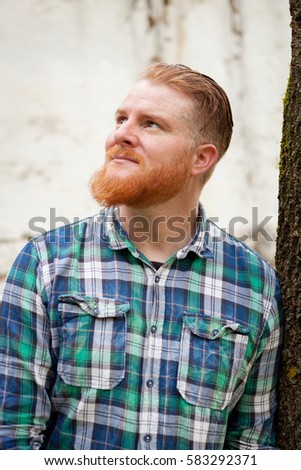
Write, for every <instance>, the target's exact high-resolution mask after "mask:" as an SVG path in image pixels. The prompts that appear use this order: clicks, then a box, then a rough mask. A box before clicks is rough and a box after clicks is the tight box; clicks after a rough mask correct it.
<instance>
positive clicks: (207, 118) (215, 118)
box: [139, 62, 233, 158]
mask: <svg viewBox="0 0 301 470" xmlns="http://www.w3.org/2000/svg"><path fill="white" fill-rule="evenodd" d="M139 79H140V80H150V81H153V82H157V83H160V84H165V85H168V86H170V87H171V88H173V89H175V90H177V91H180V92H182V93H184V94H185V95H186V96H188V97H190V98H191V99H192V101H193V103H194V114H193V116H192V120H193V122H192V131H193V135H194V138H195V139H196V141H197V142H200V143H212V144H213V145H215V147H216V149H217V152H218V158H221V157H222V156H223V155H224V153H225V152H226V150H227V149H228V147H229V144H230V140H231V136H232V130H233V119H232V111H231V106H230V102H229V99H228V97H227V95H226V93H225V91H224V90H223V89H222V87H221V86H220V85H218V83H216V82H215V81H214V80H213V79H212V78H210V77H208V76H207V75H203V74H202V73H200V72H197V71H196V70H192V69H191V68H189V67H187V66H186V65H182V64H175V65H174V64H167V63H165V62H153V63H151V64H150V65H148V66H147V67H146V68H145V69H144V70H142V72H141V74H140V76H139Z"/></svg>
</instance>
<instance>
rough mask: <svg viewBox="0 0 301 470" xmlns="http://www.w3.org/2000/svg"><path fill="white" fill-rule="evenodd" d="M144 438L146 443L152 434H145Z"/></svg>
mask: <svg viewBox="0 0 301 470" xmlns="http://www.w3.org/2000/svg"><path fill="white" fill-rule="evenodd" d="M144 440H145V442H147V443H148V442H150V441H151V440H152V436H151V435H150V434H145V436H144Z"/></svg>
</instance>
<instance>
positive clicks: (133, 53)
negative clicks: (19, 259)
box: [0, 0, 291, 282]
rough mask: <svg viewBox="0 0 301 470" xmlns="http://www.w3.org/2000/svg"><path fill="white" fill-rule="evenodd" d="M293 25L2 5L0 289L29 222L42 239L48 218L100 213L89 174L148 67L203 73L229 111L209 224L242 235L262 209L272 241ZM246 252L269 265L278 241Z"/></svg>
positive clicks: (226, 10)
mask: <svg viewBox="0 0 301 470" xmlns="http://www.w3.org/2000/svg"><path fill="white" fill-rule="evenodd" d="M289 23H290V16H289V6H288V0H287V1H286V0H273V1H272V2H271V0H169V1H167V0H165V1H164V0H114V1H111V0H10V1H3V2H1V3H0V57H1V61H0V76H1V87H0V102H1V107H0V121H1V126H0V142H1V146H0V149H1V150H0V164H1V172H0V191H1V194H0V198H1V206H0V207H1V217H0V224H1V225H0V282H3V279H4V277H5V275H6V273H7V270H8V268H9V266H10V265H11V263H12V261H13V259H14V258H15V256H16V254H17V253H18V251H19V249H20V248H21V247H22V246H23V245H24V244H25V242H26V239H27V237H28V235H29V234H32V233H33V231H32V230H30V228H29V223H30V222H29V221H30V220H31V225H32V224H33V223H34V222H33V220H32V219H33V218H34V217H40V218H44V220H45V222H44V221H43V219H40V220H39V221H38V220H37V221H36V222H35V226H36V227H39V229H47V228H49V227H50V226H53V225H54V222H55V220H52V221H51V220H50V208H55V209H52V214H53V211H54V210H55V214H56V216H61V217H65V218H66V219H67V220H69V221H72V220H73V219H74V218H75V217H79V218H81V217H84V216H85V215H88V214H91V213H95V212H96V211H97V210H98V208H97V206H96V204H95V202H94V201H92V198H91V196H90V194H89V190H88V187H87V185H88V181H89V178H90V175H91V173H92V172H93V171H94V170H95V169H96V168H97V167H98V166H99V165H100V163H101V162H102V159H103V156H104V152H103V145H104V140H105V137H106V135H107V134H108V132H109V130H110V129H111V128H112V125H113V113H114V110H115V108H116V106H117V105H118V104H119V102H120V100H121V99H123V97H124V95H125V94H126V93H127V91H128V89H129V88H130V87H131V86H132V84H133V83H134V81H135V79H136V77H137V74H138V72H139V70H140V69H141V67H142V66H144V65H145V64H146V63H148V62H149V60H151V59H153V58H160V59H163V60H166V61H168V62H180V63H184V64H186V65H189V66H191V67H193V68H197V69H198V70H200V71H201V72H203V73H205V74H207V75H211V76H212V77H213V78H215V79H216V80H217V81H218V82H219V83H220V84H221V85H222V86H223V87H224V88H225V90H226V91H227V93H228V95H229V97H230V100H231V102H232V107H233V114H234V120H235V131H234V137H233V142H232V146H231V148H230V150H229V151H228V153H227V154H226V156H225V157H224V159H223V160H222V162H221V163H220V164H219V167H218V168H217V170H216V174H215V175H214V176H213V178H212V180H211V181H210V182H209V183H208V186H207V188H206V189H205V190H204V192H203V195H202V199H203V202H204V204H205V206H206V208H207V215H209V216H214V217H218V219H219V223H220V225H221V226H223V227H225V228H228V227H229V221H231V220H233V217H235V216H241V217H244V218H245V219H247V220H248V222H249V225H243V223H240V224H237V227H236V228H237V230H236V234H237V235H241V234H242V233H246V232H249V231H250V230H251V225H252V224H251V218H252V217H251V214H252V209H251V208H252V207H258V208H259V209H258V210H259V219H264V218H265V216H271V217H272V220H271V222H270V224H269V233H270V235H271V236H272V237H275V229H276V225H277V191H278V189H277V183H278V170H277V165H278V156H279V148H280V140H281V125H282V99H283V96H284V93H285V88H286V82H287V78H288V73H289V63H290V39H291V36H290V35H291V32H290V26H289ZM57 225H58V223H57ZM239 228H241V229H243V231H242V232H241V230H239ZM265 228H267V227H265ZM249 243H250V244H251V245H252V246H255V247H256V248H257V249H258V250H260V251H261V252H262V253H263V254H264V256H266V257H267V258H268V259H270V260H271V261H273V256H274V249H275V243H274V242H267V243H265V242H264V240H262V239H260V240H259V243H254V242H252V240H249Z"/></svg>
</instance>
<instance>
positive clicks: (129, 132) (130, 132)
mask: <svg viewBox="0 0 301 470" xmlns="http://www.w3.org/2000/svg"><path fill="white" fill-rule="evenodd" d="M113 139H114V140H115V142H116V143H117V144H118V145H120V146H123V147H136V146H137V144H138V136H137V130H136V129H135V126H134V125H133V124H131V123H130V122H129V121H125V122H124V123H122V124H121V125H120V126H119V127H117V128H116V129H115V131H114V132H113Z"/></svg>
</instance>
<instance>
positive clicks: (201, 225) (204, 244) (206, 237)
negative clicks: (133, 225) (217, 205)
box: [103, 203, 215, 259]
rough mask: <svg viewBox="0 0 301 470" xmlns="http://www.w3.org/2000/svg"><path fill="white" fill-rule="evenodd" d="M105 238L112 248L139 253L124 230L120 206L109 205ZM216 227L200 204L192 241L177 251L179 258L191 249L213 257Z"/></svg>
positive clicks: (205, 256) (106, 214) (105, 220)
mask: <svg viewBox="0 0 301 470" xmlns="http://www.w3.org/2000/svg"><path fill="white" fill-rule="evenodd" d="M103 229H104V233H103V235H104V237H103V238H104V240H105V241H106V242H107V243H108V246H109V247H110V248H111V249H112V250H122V249H126V248H127V249H129V250H130V251H131V252H132V253H134V254H135V255H137V249H136V248H135V246H134V244H133V243H132V242H131V241H130V240H129V238H128V236H127V233H126V231H125V230H124V228H123V226H122V223H121V220H120V214H119V208H118V207H113V206H112V207H108V208H106V209H105V213H104V227H103ZM213 232H214V227H212V224H211V223H210V221H209V220H208V219H207V217H206V213H205V210H204V207H203V205H202V204H201V203H200V204H199V214H198V221H197V230H196V233H195V236H194V237H193V239H192V240H191V242H190V243H189V244H188V245H187V246H186V247H184V248H182V249H181V250H179V251H178V252H177V253H176V257H177V258H178V259H182V258H185V257H186V256H187V253H188V252H189V251H192V252H194V253H195V254H196V255H198V256H200V257H202V258H213V238H214V235H215V234H214V233H213Z"/></svg>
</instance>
